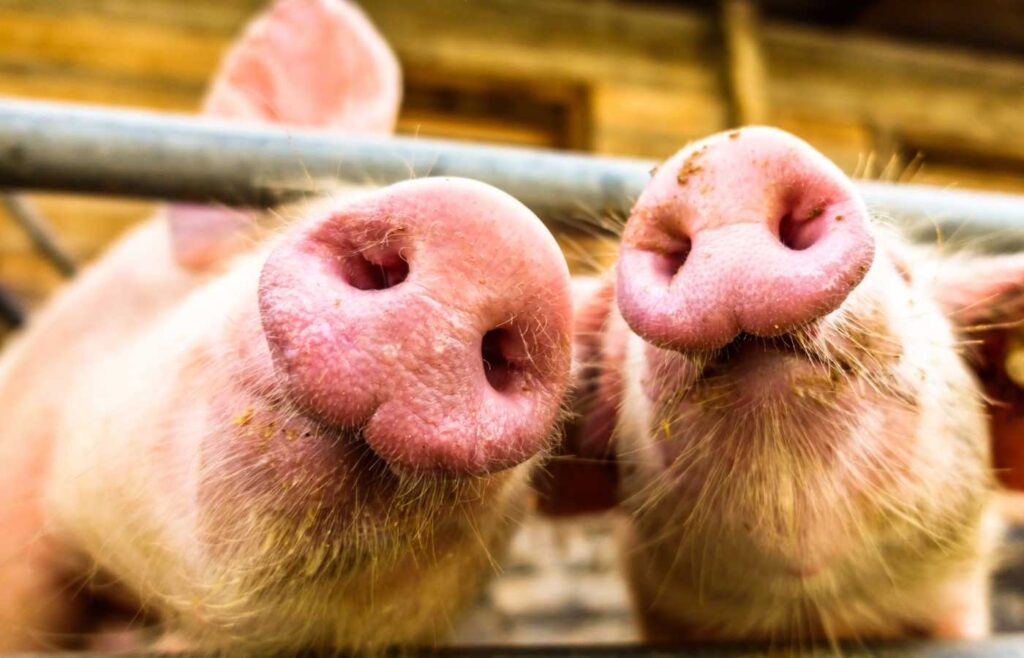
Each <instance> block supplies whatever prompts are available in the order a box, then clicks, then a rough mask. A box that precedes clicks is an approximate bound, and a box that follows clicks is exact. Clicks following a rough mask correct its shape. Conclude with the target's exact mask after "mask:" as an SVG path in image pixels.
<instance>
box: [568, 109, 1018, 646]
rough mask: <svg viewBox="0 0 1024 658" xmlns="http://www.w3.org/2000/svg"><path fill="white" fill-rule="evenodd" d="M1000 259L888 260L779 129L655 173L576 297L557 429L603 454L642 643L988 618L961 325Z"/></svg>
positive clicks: (718, 144)
mask: <svg viewBox="0 0 1024 658" xmlns="http://www.w3.org/2000/svg"><path fill="white" fill-rule="evenodd" d="M1001 263H1002V264H1001V265H998V266H995V267H989V268H988V269H987V270H986V268H985V267H979V266H978V265H977V264H974V272H973V273H972V268H971V267H962V266H960V265H959V264H957V263H955V262H954V261H953V260H940V259H935V260H931V259H927V258H918V257H916V256H915V257H914V258H911V257H909V256H908V249H907V248H906V247H905V246H903V245H901V244H900V243H899V240H898V239H897V238H895V237H893V236H888V235H883V234H881V233H880V232H879V231H877V229H872V228H871V227H870V225H869V223H868V218H867V216H866V210H865V209H864V208H863V206H862V204H861V203H860V202H859V201H858V200H857V198H856V193H855V192H854V191H853V189H852V187H851V186H850V185H849V183H848V182H847V181H846V179H845V177H844V176H843V175H842V174H841V173H840V172H839V171H838V169H836V168H835V167H834V166H833V165H831V163H828V162H827V161H826V160H825V159H824V158H823V157H821V156H820V155H818V154H817V153H815V152H813V150H811V149H810V147H808V146H807V145H806V144H803V143H802V142H800V141H799V140H797V139H795V138H793V137H791V136H788V135H786V134H784V133H781V132H779V131H774V130H770V129H766V128H748V129H743V130H740V131H735V132H733V133H729V134H721V135H716V136H714V137H711V138H708V139H707V140H704V141H702V142H699V143H697V144H694V145H692V146H690V147H688V148H687V149H685V150H684V151H682V152H680V153H679V154H678V155H677V156H675V157H673V158H672V159H670V160H669V161H668V162H667V163H665V164H664V165H663V166H662V167H661V168H660V169H659V170H658V171H657V172H656V173H655V174H654V178H653V180H652V181H651V183H650V185H649V187H648V188H647V190H645V192H644V194H643V195H642V196H641V197H640V199H639V201H638V203H637V206H636V207H635V208H634V210H633V213H632V215H631V217H630V219H629V221H628V223H627V225H626V229H625V232H624V235H623V240H622V253H621V254H620V257H619V261H618V265H617V267H616V272H615V277H614V280H612V278H611V277H609V278H608V279H607V280H606V281H605V282H604V285H603V288H601V289H600V294H596V295H594V296H593V297H592V299H594V300H595V301H594V302H593V303H592V307H591V308H587V307H586V306H584V307H583V313H584V314H583V315H580V313H581V311H577V314H578V317H577V331H578V332H580V335H581V336H585V337H587V338H585V339H580V352H581V353H582V354H585V355H589V357H588V358H589V359H590V361H591V364H590V365H591V367H590V370H589V380H587V381H585V382H584V384H583V386H582V390H583V391H584V395H581V396H580V398H579V406H580V408H581V410H582V412H583V414H584V422H583V423H580V424H577V426H576V427H575V428H573V429H572V430H571V431H570V437H571V438H574V440H575V442H576V444H577V452H580V453H582V454H584V455H586V456H591V457H594V456H602V455H609V454H610V455H613V456H614V458H615V460H616V462H617V465H618V478H619V485H618V486H619V497H620V500H621V504H622V505H623V506H624V507H625V509H626V510H627V511H628V513H629V515H630V519H631V522H630V530H629V533H628V539H627V540H626V542H625V544H624V560H625V565H626V570H627V573H628V575H629V580H630V584H631V587H632V590H633V593H634V595H635V596H634V598H635V601H636V605H637V612H638V615H639V618H640V620H641V622H642V625H643V628H644V630H645V633H646V636H647V637H648V638H649V639H652V640H656V641H681V640H764V641H773V642H783V643H786V642H798V641H806V640H813V639H818V640H831V641H834V640H837V639H841V638H857V639H870V638H898V637H909V636H919V635H932V636H944V637H978V636H981V635H984V634H985V633H986V632H987V631H988V627H989V621H988V610H987V605H988V604H987V598H988V597H987V594H988V575H989V571H990V569H991V568H992V566H993V563H994V555H995V551H996V547H997V545H998V537H999V533H1000V520H999V518H998V516H997V514H996V512H995V508H994V507H993V500H994V492H995V479H994V477H993V469H992V461H991V459H992V457H991V455H990V454H989V451H990V448H989V442H990V427H989V421H990V419H989V415H988V409H987V406H986V402H987V399H986V397H985V395H984V394H983V391H982V388H981V386H980V385H979V382H978V379H977V377H976V375H975V373H974V372H972V367H971V366H972V364H974V363H975V360H974V359H973V358H971V356H972V355H971V353H970V351H969V350H970V348H971V344H970V343H967V342H966V341H965V334H964V333H963V330H964V328H965V326H964V324H965V323H966V324H968V325H970V324H971V323H972V322H978V323H983V322H985V321H991V317H997V318H1001V319H1005V316H1001V315H999V313H998V311H997V312H996V313H995V314H994V315H993V316H990V317H988V318H987V319H986V318H985V316H984V315H983V311H982V310H981V309H992V308H995V309H999V308H1000V307H1003V308H1005V307H1006V306H1007V304H1008V302H1010V301H1012V299H1015V298H1016V295H1017V294H1019V290H1020V260H1019V258H1008V259H1007V260H1004V261H1002V262H1001ZM986 271H987V272H988V273H989V275H990V278H989V279H988V280H987V281H985V282H984V283H975V287H974V288H973V289H972V294H970V295H967V296H963V295H961V298H959V299H957V296H958V291H964V290H967V289H969V286H967V287H965V282H967V281H968V280H970V279H971V278H972V274H973V277H978V276H985V274H983V272H986ZM958 277H959V279H958ZM613 291H614V295H613V294H612V292H613ZM613 297H614V299H615V303H612V301H611V300H612V298H613ZM968 297H969V300H968V299H967V298H968ZM602 304H603V306H602ZM971 309H973V311H971ZM965 310H967V311H971V312H967V313H965V312H964V311H965ZM595 335H596V336H598V338H595V337H594V336H595ZM585 374H586V373H585Z"/></svg>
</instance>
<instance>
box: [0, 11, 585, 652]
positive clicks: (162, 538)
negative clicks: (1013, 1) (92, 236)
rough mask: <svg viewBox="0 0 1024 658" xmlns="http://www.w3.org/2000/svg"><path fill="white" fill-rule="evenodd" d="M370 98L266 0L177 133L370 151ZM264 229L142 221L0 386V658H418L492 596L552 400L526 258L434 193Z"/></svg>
mask: <svg viewBox="0 0 1024 658" xmlns="http://www.w3.org/2000/svg"><path fill="white" fill-rule="evenodd" d="M399 92H400V78H399V70H398V66H397V63H396V61H395V58H394V56H393V55H392V54H391V51H390V50H389V49H388V47H387V45H386V44H385V43H384V42H383V40H382V39H381V37H380V36H379V35H378V34H377V33H376V31H375V30H374V29H373V27H372V26H371V25H370V23H369V22H368V21H367V19H366V18H365V17H364V16H363V15H362V14H361V13H360V12H359V10H358V9H356V8H355V7H353V6H351V5H349V4H347V3H345V2H340V1H339V0H281V1H280V2H278V3H276V4H275V5H274V6H273V7H272V8H270V10H269V11H268V12H267V13H266V14H264V15H263V16H261V17H259V18H258V19H257V20H256V21H255V22H254V23H253V24H252V25H251V26H250V27H249V29H248V31H247V32H246V34H245V36H244V38H243V39H242V40H241V41H240V42H239V44H238V45H236V46H235V48H234V49H233V50H232V52H231V53H230V54H229V56H228V58H227V59H226V61H225V64H224V66H223V69H222V71H221V73H220V75H219V77H218V78H217V80H216V81H215V82H214V84H213V87H212V90H211V92H210V95H209V97H208V99H207V102H206V105H205V113H206V114H208V115H211V116H217V117H221V118H228V119H235V120H239V121H271V122H277V123H287V124H295V125H305V126H319V127H325V128H331V129H336V130H346V131H361V132H366V131H372V132H387V131H390V130H391V129H392V126H393V124H394V121H395V117H396V114H397V107H398V100H399ZM339 157H342V156H341V154H339ZM281 216H282V217H284V218H285V219H286V220H287V221H283V222H279V224H282V225H281V226H278V227H276V228H274V229H268V228H266V227H265V226H264V225H261V224H260V223H259V222H257V221H255V217H254V216H253V215H250V214H246V213H241V212H237V211H231V210H228V209H218V208H207V207H200V206H188V205H175V206H171V207H170V208H168V209H167V210H166V211H165V212H164V213H163V215H162V216H160V217H157V218H155V219H154V220H152V221H150V222H148V223H146V224H144V225H142V226H141V227H139V228H138V229H137V230H135V231H133V232H132V233H131V234H130V235H128V236H127V237H126V238H124V239H123V240H122V241H121V242H120V243H119V244H117V245H116V246H114V247H113V249H112V250H111V251H110V252H109V253H108V254H106V255H105V256H104V257H103V258H101V259H100V260H99V261H98V262H96V263H95V264H94V265H93V266H92V267H90V268H89V269H88V270H87V271H86V272H84V273H83V274H82V275H81V276H80V277H79V278H78V279H77V280H76V281H75V282H74V283H73V284H72V285H70V286H69V287H68V288H67V289H66V290H64V291H63V292H61V293H60V294H59V295H58V297H57V299H55V300H54V301H53V303H52V304H51V305H50V306H49V307H48V308H46V309H45V310H44V311H43V312H41V313H40V314H39V315H38V316H37V317H35V318H34V319H33V322H32V324H31V326H30V328H29V329H28V330H27V331H26V332H25V333H24V334H23V335H22V336H20V338H19V339H18V341H17V342H16V344H14V345H13V346H11V347H10V348H9V350H8V351H7V353H6V354H5V355H4V358H3V360H2V361H0V417H2V418H3V424H2V429H0V460H2V461H3V463H4V468H3V470H2V474H0V484H2V487H3V490H4V492H5V493H4V495H5V500H6V501H7V503H6V504H5V505H4V506H3V509H2V510H0V581H3V583H4V587H3V588H0V589H2V592H0V648H2V649H3V650H8V651H10V650H19V649H20V650H25V649H42V648H52V647H64V648H67V647H92V648H104V647H107V648H131V647H137V646H139V645H140V644H142V643H145V642H149V641H153V640H156V641H157V642H160V638H161V637H162V638H164V640H163V644H162V645H161V644H158V645H157V646H164V647H177V648H186V647H191V648H199V649H237V648H240V647H249V648H259V647H262V648H298V647H321V648H329V649H366V648H372V647H378V646H382V645H387V644H395V643H398V644H402V643H418V642H421V643H435V642H437V641H440V640H441V639H442V638H443V637H444V636H445V635H446V634H447V633H448V631H449V630H450V629H451V627H452V624H453V623H454V621H455V616H456V614H457V613H458V611H459V610H460V608H462V607H463V606H464V605H465V604H466V602H467V600H468V599H469V598H470V597H471V596H472V595H473V594H474V592H475V591H476V588H477V587H478V585H479V583H480V581H481V579H482V578H483V577H484V576H485V575H486V574H487V572H488V571H490V570H492V569H493V560H494V557H493V556H494V554H495V553H497V552H499V551H500V550H501V547H502V545H503V543H504V540H505V538H506V537H507V535H508V534H509V533H510V531H511V529H512V528H513V526H514V521H515V519H516V518H517V516H518V515H519V513H520V512H521V511H522V509H523V507H524V496H525V494H526V492H527V486H528V485H527V479H526V474H525V470H524V469H525V468H527V466H528V465H529V464H530V463H532V462H533V461H535V457H536V455H538V454H540V453H542V452H543V451H544V450H545V449H546V447H547V445H548V441H549V438H550V437H551V435H552V432H553V428H554V427H556V424H557V423H556V421H557V419H558V415H559V413H560V407H561V401H562V396H563V393H564V391H565V389H566V387H567V385H568V379H569V365H570V348H571V333H570V332H571V322H572V319H571V299H570V292H569V278H568V271H567V268H566V265H565V261H564V259H563V258H562V256H561V253H560V252H559V250H558V248H557V245H556V244H555V242H554V240H553V238H552V237H551V235H550V234H549V233H548V232H547V230H546V229H545V228H544V227H543V225H542V224H541V223H540V221H539V220H538V219H537V218H536V217H535V216H533V215H532V214H531V213H530V212H529V211H528V210H527V209H526V208H525V207H523V206H522V205H521V204H519V203H518V202H516V201H515V200H513V199H512V198H510V197H508V196H507V195H505V194H504V193H501V192H499V191H497V190H494V189H492V188H490V187H487V186H485V185H483V184H480V183H475V182H472V181H466V180H458V179H423V180H414V181H408V182H405V183H401V184H398V185H394V186H391V187H388V188H384V189H381V190H360V191H347V192H334V193H329V194H327V195H325V196H324V197H323V198H320V199H317V200H315V201H311V202H309V203H305V204H300V205H299V206H298V207H295V208H290V209H287V210H284V211H281ZM168 225H169V226H170V231H168ZM149 620H152V621H153V622H154V623H155V630H153V631H152V632H150V631H146V630H141V631H139V630H136V629H137V627H140V626H144V625H145V622H146V621H149ZM166 638H172V640H167V639H166Z"/></svg>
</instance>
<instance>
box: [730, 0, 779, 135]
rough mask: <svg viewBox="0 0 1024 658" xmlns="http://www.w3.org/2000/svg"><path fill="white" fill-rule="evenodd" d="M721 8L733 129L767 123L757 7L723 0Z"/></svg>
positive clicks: (746, 1) (747, 0) (765, 76)
mask: <svg viewBox="0 0 1024 658" xmlns="http://www.w3.org/2000/svg"><path fill="white" fill-rule="evenodd" d="M719 6H720V15H721V23H722V40H723V42H724V44H725V61H724V67H723V68H724V76H725V80H726V88H727V90H728V96H729V100H730V119H731V122H730V123H731V124H732V125H734V126H740V125H749V124H765V123H768V122H769V121H770V113H769V110H768V74H767V72H766V70H765V63H764V53H763V52H762V50H763V49H762V47H761V36H760V29H759V23H760V21H759V18H758V7H757V5H756V4H755V3H754V2H753V0H721V2H720V4H719Z"/></svg>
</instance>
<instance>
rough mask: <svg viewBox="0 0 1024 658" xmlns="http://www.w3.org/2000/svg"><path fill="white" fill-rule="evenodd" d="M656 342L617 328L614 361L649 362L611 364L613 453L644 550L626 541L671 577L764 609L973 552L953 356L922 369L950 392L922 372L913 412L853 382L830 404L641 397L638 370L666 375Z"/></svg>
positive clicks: (975, 501)
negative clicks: (620, 341)
mask: <svg viewBox="0 0 1024 658" xmlns="http://www.w3.org/2000/svg"><path fill="white" fill-rule="evenodd" d="M645 351H646V352H647V354H646V355H645V354H644V352H645ZM658 352H661V351H660V350H657V348H653V347H651V346H649V345H647V344H645V343H643V341H642V340H641V339H640V338H639V337H636V336H632V337H631V338H630V345H629V350H628V354H627V356H626V360H625V363H626V365H627V366H628V365H630V364H636V363H644V362H646V363H648V364H650V363H652V362H653V363H654V365H653V366H649V367H650V368H651V370H649V371H648V372H647V373H642V372H640V371H641V369H640V368H631V369H627V376H626V382H625V390H624V405H623V410H624V411H623V413H622V415H621V418H620V419H619V424H618V427H617V442H618V448H617V452H618V455H619V459H620V463H621V464H622V468H623V473H624V489H623V490H624V491H625V492H629V493H630V494H631V495H627V496H626V498H625V504H626V506H627V508H630V509H631V511H632V512H633V514H634V523H635V527H636V531H637V533H638V534H639V535H640V536H641V537H642V539H641V540H640V545H641V546H644V545H645V544H646V545H647V546H650V547H652V548H649V549H643V548H642V549H641V550H642V551H647V552H649V553H653V554H654V558H653V559H655V560H659V561H662V562H665V564H666V566H669V570H670V572H671V574H672V575H671V578H672V580H673V582H677V584H678V582H679V581H681V582H689V583H690V586H692V587H693V588H694V589H697V588H699V590H700V592H701V595H702V596H712V597H714V596H715V595H716V594H717V595H718V596H721V597H722V598H730V599H731V598H733V597H735V596H741V597H746V598H752V599H756V600H761V599H765V600H763V601H762V602H763V603H766V604H772V603H778V602H780V601H781V600H801V599H805V598H808V597H809V598H812V599H816V600H821V599H823V598H834V597H837V596H840V595H843V596H846V595H849V594H851V593H856V595H857V596H864V597H866V598H871V597H874V596H875V595H876V594H875V593H874V592H872V591H871V587H868V586H867V585H868V584H869V583H876V584H877V583H882V584H884V585H885V586H886V587H889V588H892V587H896V586H897V584H899V585H903V586H906V585H908V584H910V583H914V584H916V585H921V584H922V583H924V582H927V581H928V580H929V579H939V580H941V579H942V578H944V577H947V576H948V575H949V573H950V572H951V571H952V570H955V569H956V568H958V565H960V564H962V561H963V560H964V559H966V556H970V557H971V558H972V559H973V558H974V557H976V552H977V551H976V544H977V533H978V528H979V524H980V520H981V518H982V516H983V509H984V508H985V507H986V505H987V503H988V496H987V490H986V486H987V482H988V476H987V474H986V472H985V467H984V464H985V457H984V454H983V449H982V447H981V445H982V443H981V442H980V441H979V440H978V437H984V429H983V424H982V419H983V416H982V414H981V413H980V410H979V409H978V408H977V405H974V404H971V403H967V404H965V403H964V400H963V397H962V396H963V391H971V390H973V388H972V387H973V383H972V382H971V381H970V378H969V377H968V376H967V374H966V372H965V371H964V369H963V366H962V364H960V363H959V361H958V360H951V361H950V362H949V363H945V364H936V369H937V370H938V371H942V372H944V373H945V374H946V375H949V376H950V377H951V378H952V379H953V380H955V381H958V382H959V383H960V385H961V386H962V388H960V390H959V391H958V390H957V386H950V382H948V381H945V380H944V379H940V378H939V377H931V378H926V380H925V381H924V382H923V383H922V384H921V389H920V390H919V391H917V394H918V395H917V399H920V400H922V402H921V404H923V405H925V408H913V407H908V406H907V405H906V404H905V403H904V402H903V401H901V400H890V399H886V398H879V397H878V396H877V395H876V393H875V392H874V391H873V390H871V389H870V387H866V386H863V387H862V388H863V390H860V389H858V388H857V387H856V386H854V387H853V389H852V390H851V392H849V393H847V394H846V395H844V396H842V397H841V398H837V399H836V400H825V401H822V400H820V399H814V398H813V397H807V398H804V399H801V400H789V401H788V403H786V404H783V403H780V402H766V403H764V404H761V405H755V406H749V407H747V408H744V409H743V410H742V411H737V410H736V409H733V410H729V409H722V410H716V409H714V408H709V407H708V406H706V405H705V406H703V407H702V406H701V405H699V404H690V403H687V402H685V401H683V400H684V398H685V397H686V396H685V390H684V391H683V392H682V393H681V392H680V391H675V393H674V394H672V395H668V396H662V397H660V398H659V399H652V397H651V394H650V386H645V385H644V376H648V377H650V376H651V375H652V372H653V373H655V375H656V376H658V377H663V378H671V377H672V374H673V373H672V368H670V367H668V365H667V364H669V363H671V358H669V359H668V361H666V360H665V359H664V358H662V359H660V360H659V359H658V358H657V354H656V353H658ZM663 354H664V353H663ZM684 379H685V378H684ZM682 385H683V386H685V381H683V382H682ZM955 408H960V409H962V413H960V414H950V413H948V412H947V411H945V410H946V409H955ZM935 437H951V441H950V443H951V445H946V444H945V443H944V442H939V443H938V444H936V443H935V442H934V438H935ZM652 538H653V539H652ZM709 547H715V548H714V550H709ZM929 555H931V556H933V557H934V556H939V558H940V559H934V560H932V561H928V560H926V559H924V558H925V557H927V556H929ZM922 564H927V565H928V569H924V568H919V567H920V566H921V565H922ZM735 565H740V566H741V568H739V569H738V570H737V567H736V566H735ZM751 567H754V571H753V572H752V571H751ZM751 573H757V574H759V575H758V577H756V578H752V577H751ZM708 574H713V576H711V577H710V578H709V577H708V576H707V575H708ZM814 578H817V580H816V581H814V582H813V583H812V584H811V585H810V586H808V579H814ZM766 582H771V583H774V584H775V585H774V586H773V587H765V586H764V585H765V583H766ZM776 586H777V587H776Z"/></svg>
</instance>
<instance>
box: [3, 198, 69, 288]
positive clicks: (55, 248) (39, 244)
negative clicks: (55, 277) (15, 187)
mask: <svg viewBox="0 0 1024 658" xmlns="http://www.w3.org/2000/svg"><path fill="white" fill-rule="evenodd" d="M0 205H3V207H4V210H6V211H7V214H8V215H10V217H11V219H13V220H14V222H15V223H16V224H17V225H18V226H19V227H21V230H22V231H23V232H24V233H25V235H27V236H28V239H29V240H30V241H31V242H32V246H33V247H35V249H36V251H38V252H39V253H40V254H42V255H43V257H44V258H46V260H48V261H49V262H50V264H51V265H53V266H54V267H55V268H57V271H58V272H60V273H61V274H63V275H64V276H66V277H68V278H70V277H73V276H75V272H76V270H77V267H76V266H75V259H74V258H72V256H71V254H69V253H68V252H67V251H66V250H65V249H64V248H63V247H62V246H61V245H60V242H59V241H58V240H57V236H56V234H55V233H54V231H53V228H51V227H50V223H49V222H47V221H46V219H45V218H44V217H43V216H42V215H40V214H39V212H38V211H36V209H35V208H33V207H32V206H31V205H29V203H28V201H26V200H25V198H24V197H22V196H21V195H20V194H2V195H0Z"/></svg>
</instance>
